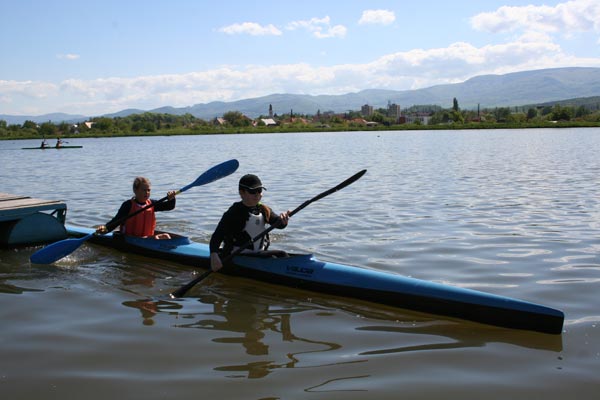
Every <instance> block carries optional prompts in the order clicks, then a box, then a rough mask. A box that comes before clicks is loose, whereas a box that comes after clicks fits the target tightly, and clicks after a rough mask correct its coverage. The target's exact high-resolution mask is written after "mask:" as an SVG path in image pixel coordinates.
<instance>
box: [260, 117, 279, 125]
mask: <svg viewBox="0 0 600 400" xmlns="http://www.w3.org/2000/svg"><path fill="white" fill-rule="evenodd" d="M261 121H262V123H263V124H265V125H266V126H275V125H277V122H275V120H274V119H273V118H262V119H261Z"/></svg>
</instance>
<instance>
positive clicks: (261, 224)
mask: <svg viewBox="0 0 600 400" xmlns="http://www.w3.org/2000/svg"><path fill="white" fill-rule="evenodd" d="M263 190H267V189H266V188H265V187H264V186H263V184H262V182H261V180H260V179H259V178H258V176H256V175H252V174H247V175H244V176H242V178H241V179H240V181H239V184H238V191H239V194H240V197H241V198H242V200H241V201H238V202H236V203H233V205H232V206H231V207H229V209H228V210H227V211H226V212H225V213H224V214H223V216H222V217H221V220H220V221H219V224H218V225H217V228H216V229H215V231H214V233H213V234H212V237H211V239H210V266H211V268H212V270H213V271H218V270H219V269H221V268H222V267H223V263H222V261H221V255H227V254H230V253H231V252H232V251H234V250H236V249H238V248H239V247H240V246H243V245H245V244H246V243H248V241H250V240H251V239H252V238H254V237H256V236H257V235H258V234H260V233H261V232H263V231H264V230H265V225H266V224H269V225H272V226H274V227H276V228H278V229H283V228H285V227H286V226H287V224H288V220H289V215H288V214H289V212H290V211H289V210H288V211H286V212H284V213H281V214H279V215H277V214H275V213H274V212H273V210H272V209H271V208H270V207H268V206H266V205H265V204H262V203H261V202H260V200H261V199H262V191H263ZM221 245H223V247H222V248H221ZM268 247H269V235H268V234H267V235H265V236H263V237H262V238H261V239H259V240H257V241H256V242H254V243H252V244H250V245H248V246H247V248H246V249H244V250H243V251H242V253H244V254H246V253H252V254H260V253H261V252H264V251H266V250H267V249H268Z"/></svg>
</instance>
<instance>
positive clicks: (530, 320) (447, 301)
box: [65, 226, 564, 334]
mask: <svg viewBox="0 0 600 400" xmlns="http://www.w3.org/2000/svg"><path fill="white" fill-rule="evenodd" d="M65 227H66V228H67V232H68V233H69V235H71V236H75V237H82V236H85V235H88V234H90V233H93V232H94V230H93V229H89V228H79V227H74V226H65ZM170 235H171V237H172V239H166V240H165V239H163V240H156V239H152V238H140V237H134V236H124V235H120V234H114V235H113V233H112V232H111V233H108V234H106V235H94V236H92V237H91V238H90V241H91V242H93V243H97V244H100V245H104V246H109V247H112V248H115V249H118V250H121V251H125V252H129V253H135V254H141V255H144V256H147V257H155V258H160V259H165V260H169V261H173V262H178V263H181V264H185V265H191V266H194V267H198V268H206V269H209V268H210V251H209V248H208V245H207V244H202V243H195V242H192V241H190V240H189V239H188V238H187V237H184V236H179V235H176V234H170ZM233 264H234V265H232V266H227V267H225V268H223V269H222V270H221V272H222V273H223V274H227V275H235V276H242V277H246V278H251V279H257V280H261V281H265V282H268V283H273V284H281V285H285V286H290V287H295V288H298V289H305V290H312V291H315V292H320V293H328V294H333V295H339V296H344V297H350V298H355V299H360V300H367V301H371V302H375V303H381V304H387V305H390V306H394V307H400V308H405V309H410V310H415V311H420V312H426V313H431V314H437V315H444V316H449V317H454V318H460V319H466V320H470V321H475V322H481V323H485V324H490V325H496V326H502V327H507V328H514V329H525V330H532V331H538V332H544V333H553V334H560V333H561V332H562V326H563V321H564V314H563V313H562V311H559V310H556V309H553V308H549V307H546V306H543V305H539V304H535V303H530V302H527V301H522V300H518V299H514V298H509V297H505V296H499V295H494V294H490V293H485V292H480V291H476V290H471V289H465V288H461V287H456V286H451V285H444V284H440V283H435V282H430V281H424V280H420V279H414V278H409V277H406V276H403V275H400V274H396V273H391V272H385V271H378V270H372V269H366V268H360V267H355V266H352V265H344V264H337V263H332V262H324V261H320V260H318V259H316V258H315V257H314V256H313V255H312V254H290V255H288V256H287V257H256V256H255V257H252V256H239V255H238V256H235V257H234V258H233Z"/></svg>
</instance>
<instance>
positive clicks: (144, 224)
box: [96, 176, 176, 239]
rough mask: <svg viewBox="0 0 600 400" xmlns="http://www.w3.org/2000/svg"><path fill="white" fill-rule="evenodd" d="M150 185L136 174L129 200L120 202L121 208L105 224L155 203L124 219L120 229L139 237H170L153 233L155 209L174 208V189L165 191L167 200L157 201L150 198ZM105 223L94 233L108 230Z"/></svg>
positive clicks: (167, 209)
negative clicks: (132, 195) (131, 195)
mask: <svg viewBox="0 0 600 400" xmlns="http://www.w3.org/2000/svg"><path fill="white" fill-rule="evenodd" d="M151 190H152V185H151V183H150V180H149V179H148V178H144V177H143V176H138V177H136V178H135V179H134V180H133V194H135V196H134V197H132V198H131V199H130V200H126V201H124V202H123V204H121V208H119V211H118V212H117V215H115V216H114V218H113V219H111V220H110V221H109V222H107V223H106V225H112V224H113V223H114V222H115V221H118V220H120V219H122V218H125V217H127V215H129V214H132V213H134V212H136V211H138V210H139V209H141V208H143V207H145V206H147V205H149V204H154V203H156V204H155V205H154V206H153V207H148V208H146V209H145V210H144V211H143V212H140V213H139V214H137V215H136V216H134V217H131V218H128V219H127V220H125V221H124V222H123V223H122V224H121V227H120V231H121V233H122V234H124V235H130V236H140V237H154V238H155V239H170V238H171V236H170V235H169V234H168V233H161V234H158V235H155V234H154V229H155V228H156V215H155V211H169V210H172V209H174V208H175V194H176V192H175V191H174V190H171V191H169V192H167V196H168V198H169V199H168V201H166V202H164V203H158V202H156V200H154V199H151V198H150V191H151ZM106 225H100V226H99V227H98V228H97V229H96V233H99V234H105V233H107V232H108V229H107V228H106Z"/></svg>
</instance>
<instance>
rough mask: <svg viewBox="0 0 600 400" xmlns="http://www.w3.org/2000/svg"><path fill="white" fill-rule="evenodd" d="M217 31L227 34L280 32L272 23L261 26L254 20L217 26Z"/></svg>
mask: <svg viewBox="0 0 600 400" xmlns="http://www.w3.org/2000/svg"><path fill="white" fill-rule="evenodd" d="M219 32H222V33H226V34H228V35H240V34H248V35H252V36H268V35H271V36H280V35H281V34H282V32H281V31H280V30H279V29H278V28H277V27H276V26H275V25H272V24H269V25H265V26H262V25H260V24H257V23H256V22H243V23H241V24H233V25H228V26H224V27H222V28H219Z"/></svg>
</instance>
